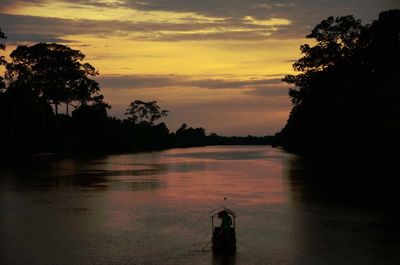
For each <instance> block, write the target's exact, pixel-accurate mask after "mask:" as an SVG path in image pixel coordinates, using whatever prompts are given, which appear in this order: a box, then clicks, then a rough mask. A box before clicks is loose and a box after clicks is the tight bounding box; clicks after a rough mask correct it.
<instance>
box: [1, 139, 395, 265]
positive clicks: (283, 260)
mask: <svg viewBox="0 0 400 265" xmlns="http://www.w3.org/2000/svg"><path fill="white" fill-rule="evenodd" d="M321 165H322V164H321V163H310V162H309V161H307V160H305V159H303V158H300V157H296V156H294V155H291V154H287V153H285V152H283V151H281V150H279V149H273V148H270V147H265V146H251V147H248V146H247V147H246V146H242V147H232V146H226V147H203V148H188V149H173V150H167V151H163V152H150V153H140V154H124V155H112V156H108V157H105V158H98V159H90V160H72V159H71V160H63V161H55V162H50V163H42V164H34V165H27V166H25V167H19V168H14V169H8V170H2V171H0V264H41V265H42V264H195V265H196V264H207V265H211V264H212V265H216V264H221V265H222V264H237V265H240V264H400V263H399V262H398V261H399V255H398V253H400V245H399V244H400V243H399V242H400V240H399V239H400V233H399V228H398V223H399V222H398V221H399V219H398V218H397V217H396V215H395V211H394V210H391V209H390V207H383V208H384V210H377V207H373V208H369V207H365V206H361V205H359V204H352V203H348V201H349V200H348V199H349V197H348V195H349V194H353V193H357V192H356V191H355V189H356V188H357V187H362V186H363V185H361V184H360V183H363V182H354V183H352V185H350V186H349V187H347V188H345V189H342V188H340V186H343V183H348V182H341V181H336V182H331V181H325V180H326V179H331V178H330V177H331V176H332V175H337V174H341V173H340V172H343V170H340V169H339V168H338V167H337V163H336V164H335V165H336V166H335V167H332V165H329V166H321ZM357 172H358V171H357ZM351 174H354V172H351ZM328 177H329V178H328ZM346 178H347V177H343V179H346ZM376 181H377V180H376ZM363 188H365V187H363ZM379 189H381V190H380V192H379V193H378V192H377V193H376V194H375V195H378V194H382V189H383V190H384V189H390V187H385V186H384V185H380V186H379ZM343 190H345V191H346V190H351V191H352V192H344V193H343V192H342V191H343ZM224 197H226V198H227V200H226V201H225V200H224ZM350 197H351V196H350ZM354 197H357V196H354ZM370 197H371V196H370ZM222 203H224V204H225V205H226V206H228V207H231V208H233V209H234V210H235V211H236V212H237V214H238V219H237V238H238V242H237V247H238V250H237V253H236V255H235V256H221V255H213V254H212V252H211V251H209V249H206V250H208V251H205V252H202V251H200V250H201V249H202V248H203V246H205V245H206V244H207V243H208V242H209V240H210V238H211V224H210V220H209V217H208V212H209V211H210V210H212V209H214V208H215V207H217V206H219V205H220V204H222ZM381 208H382V207H381Z"/></svg>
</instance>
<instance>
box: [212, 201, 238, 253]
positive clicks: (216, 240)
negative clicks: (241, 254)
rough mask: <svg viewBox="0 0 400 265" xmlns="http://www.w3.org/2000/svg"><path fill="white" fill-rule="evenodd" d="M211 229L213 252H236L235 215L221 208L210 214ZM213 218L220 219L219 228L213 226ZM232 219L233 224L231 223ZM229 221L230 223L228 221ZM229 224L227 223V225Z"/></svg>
mask: <svg viewBox="0 0 400 265" xmlns="http://www.w3.org/2000/svg"><path fill="white" fill-rule="evenodd" d="M210 217H211V228H212V233H213V236H212V249H213V251H214V252H235V251H236V232H235V228H236V214H235V212H234V211H232V210H230V209H228V208H226V207H224V206H221V207H219V208H217V209H215V210H214V211H212V212H211V213H210ZM214 217H218V218H219V219H222V223H221V226H214ZM232 219H233V222H232ZM229 220H230V221H229ZM228 222H229V223H228Z"/></svg>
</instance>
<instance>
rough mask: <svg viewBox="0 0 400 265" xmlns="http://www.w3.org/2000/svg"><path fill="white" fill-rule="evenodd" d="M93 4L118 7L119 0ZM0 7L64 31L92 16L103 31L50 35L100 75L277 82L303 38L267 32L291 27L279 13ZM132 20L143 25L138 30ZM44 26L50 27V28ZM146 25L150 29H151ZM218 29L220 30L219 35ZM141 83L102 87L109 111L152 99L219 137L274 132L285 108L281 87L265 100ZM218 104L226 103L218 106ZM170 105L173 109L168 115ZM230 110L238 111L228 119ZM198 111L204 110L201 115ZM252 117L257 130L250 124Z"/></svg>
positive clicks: (173, 116) (240, 91)
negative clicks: (50, 21) (55, 21)
mask: <svg viewBox="0 0 400 265" xmlns="http://www.w3.org/2000/svg"><path fill="white" fill-rule="evenodd" d="M100 2H101V3H103V4H104V3H108V4H118V2H120V1H98V3H100ZM2 12H3V13H7V14H12V15H25V16H35V17H41V18H44V19H45V18H60V19H64V20H65V21H66V22H63V23H66V25H65V27H66V28H68V21H71V23H74V22H76V21H79V20H91V21H92V22H91V23H92V25H95V24H96V23H98V24H97V25H99V27H101V28H106V29H107V30H108V29H110V30H109V31H108V32H107V33H106V34H105V33H99V32H98V31H97V30H96V28H93V30H92V31H90V30H89V31H84V32H82V33H80V32H79V29H78V30H75V31H72V30H71V31H67V32H69V33H66V34H63V35H61V36H57V37H59V38H62V39H63V40H65V44H66V45H69V46H71V47H72V48H75V49H79V50H81V51H82V52H83V53H84V54H86V61H87V62H89V63H91V64H92V65H93V66H95V67H96V68H97V69H98V70H99V72H100V74H101V76H111V75H112V76H117V77H118V76H129V75H135V76H168V75H174V76H178V77H179V76H182V77H184V78H186V79H193V80H207V79H218V80H222V81H223V80H225V81H230V80H233V81H241V80H242V81H246V80H261V79H274V78H275V79H276V78H281V77H283V75H284V74H287V73H291V71H292V70H291V64H292V61H293V60H294V59H296V58H299V56H300V53H299V49H298V47H299V45H300V44H302V43H304V39H292V38H287V39H274V37H273V33H274V32H276V31H277V30H278V29H279V27H282V26H288V25H291V24H292V21H291V20H289V19H287V18H279V17H275V18H266V19H260V18H255V17H254V16H241V17H238V18H235V19H233V18H227V17H213V16H205V15H201V14H197V13H194V12H172V11H139V10H136V9H133V8H122V7H119V6H118V5H116V6H108V7H104V6H93V5H81V4H76V3H75V4H74V3H66V2H63V1H44V2H42V3H41V4H37V3H26V4H24V5H17V6H13V7H12V8H8V9H5V10H2ZM93 21H94V22H93ZM93 23H94V24H93ZM119 25H122V26H121V28H118V27H119ZM137 25H139V26H142V27H143V28H142V30H141V28H140V27H137ZM36 26H39V25H28V26H25V27H27V28H26V29H25V28H24V30H25V31H26V32H29V33H31V32H30V28H29V27H31V28H32V29H34V28H35V27H36ZM103 26H104V27H103ZM114 26H115V28H114ZM175 26H176V27H175ZM51 27H52V25H49V30H50V28H51ZM146 27H154V30H153V29H152V28H150V29H148V28H146ZM21 28H22V27H21ZM42 33H43V32H38V34H42ZM32 34H34V32H32ZM54 34H57V32H55V33H52V34H51V35H54ZM218 34H221V35H220V36H219V37H218ZM215 36H217V37H215ZM225 36H226V37H225ZM164 37H165V38H164ZM10 48H11V47H10V46H9V51H10ZM148 86H149V87H148V88H140V89H137V88H135V89H131V90H129V89H116V88H112V87H107V86H105V87H104V86H103V87H102V89H103V93H104V94H105V96H106V101H108V102H109V103H110V104H111V105H112V106H113V109H112V111H111V113H112V114H114V115H117V116H120V117H121V116H122V114H123V113H124V111H125V108H126V105H127V104H128V103H129V101H131V100H133V98H136V99H143V100H156V101H159V103H161V104H162V105H163V106H166V107H168V108H169V109H170V110H171V112H170V117H169V118H168V119H167V121H168V124H169V125H170V126H172V127H176V126H178V124H179V123H181V122H187V123H188V124H193V125H196V124H197V125H199V126H204V127H206V128H207V130H208V132H216V133H219V134H225V135H233V134H243V135H247V134H257V135H263V134H270V133H275V132H276V131H278V130H279V129H280V128H281V127H282V125H283V124H284V123H285V121H286V118H287V113H288V112H289V110H290V103H289V99H288V97H287V96H286V90H287V87H282V90H283V91H284V92H283V93H282V95H284V96H276V97H272V98H273V99H271V98H268V97H266V96H262V95H261V94H257V93H259V91H253V90H254V89H255V88H250V87H243V88H240V87H239V88H238V87H235V88H232V89H229V88H223V89H215V88H213V89H211V88H210V89H207V88H206V87H201V88H199V87H187V86H186V87H180V86H179V85H173V84H172V85H169V86H165V87H158V88H154V87H152V85H151V83H150V84H148ZM275 86H279V84H277V85H275ZM267 88H268V87H267ZM260 91H261V90H260ZM253 92H254V93H253ZM256 92H257V93H256ZM260 93H261V92H260ZM243 101H247V102H249V104H251V105H252V106H253V108H252V109H251V110H250V109H248V106H246V105H245V104H244V105H243V104H242V103H240V102H243ZM191 104H192V106H191ZM224 104H226V105H230V107H228V106H227V107H221V106H222V105H224ZM199 106H204V108H203V109H201V108H200V107H199ZM185 108H186V109H185ZM196 108H198V109H196ZM232 108H234V109H232ZM173 110H175V111H176V112H179V113H173ZM182 110H183V111H182ZM196 111H197V112H196ZM233 112H238V113H240V115H236V119H235V118H233V116H235V115H233V114H232V113H233ZM201 113H208V114H207V115H208V116H207V115H206V116H204V115H201ZM212 113H215V115H213V114H212ZM232 115H233V116H232ZM246 115H247V118H246ZM211 117H213V118H211ZM260 117H262V119H263V120H264V121H263V120H260V119H261V118H260ZM238 119H240V121H239V120H238ZM256 120H259V122H260V124H261V125H260V127H257V126H256V124H255V123H256ZM207 121H209V123H208V124H207ZM266 121H268V122H270V124H269V125H268V126H269V127H268V126H267V127H268V128H267V129H266V127H265V126H266V125H265V124H263V123H264V122H266ZM222 125H223V126H222ZM234 128H236V129H234ZM172 129H175V128H172ZM263 130H265V132H263ZM235 132H237V133H235Z"/></svg>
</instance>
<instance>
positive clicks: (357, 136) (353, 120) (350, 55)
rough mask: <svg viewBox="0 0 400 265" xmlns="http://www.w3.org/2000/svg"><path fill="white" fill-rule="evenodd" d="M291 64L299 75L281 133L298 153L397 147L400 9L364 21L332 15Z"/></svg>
mask: <svg viewBox="0 0 400 265" xmlns="http://www.w3.org/2000/svg"><path fill="white" fill-rule="evenodd" d="M307 38H310V39H313V41H312V42H311V43H313V44H314V45H313V46H310V45H308V44H304V45H302V46H301V52H302V54H303V55H304V56H303V57H302V58H300V59H299V60H297V61H296V62H295V63H294V64H293V68H294V70H295V71H297V72H299V74H298V75H287V76H286V77H285V78H284V79H283V81H285V82H287V83H290V84H293V85H294V87H293V88H292V89H290V91H289V96H290V98H291V100H292V103H293V108H292V111H291V113H290V116H289V119H288V121H287V124H286V126H285V127H284V128H283V129H282V131H281V132H279V133H278V134H277V135H276V137H277V138H278V141H279V143H280V144H281V145H283V146H285V147H286V148H287V149H289V150H293V151H296V152H310V153H320V152H324V151H325V152H335V151H340V150H346V152H348V151H349V150H351V151H357V152H362V151H363V150H366V149H376V148H378V149H390V148H392V149H393V150H396V149H398V148H399V147H400V137H399V136H400V85H399V76H400V64H399V62H400V10H389V11H385V12H382V13H381V14H380V15H379V19H378V20H376V21H373V22H372V23H371V24H368V25H362V24H361V22H360V20H356V19H355V18H354V17H353V16H344V17H338V18H334V17H329V18H327V19H325V20H323V21H322V22H321V23H319V24H318V25H317V26H316V27H315V28H314V29H313V30H312V32H311V33H310V34H309V35H307Z"/></svg>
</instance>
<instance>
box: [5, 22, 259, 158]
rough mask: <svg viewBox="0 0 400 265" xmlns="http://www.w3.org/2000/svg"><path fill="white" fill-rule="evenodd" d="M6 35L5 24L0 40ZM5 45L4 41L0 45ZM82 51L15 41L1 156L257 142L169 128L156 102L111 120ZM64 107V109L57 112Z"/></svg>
mask: <svg viewBox="0 0 400 265" xmlns="http://www.w3.org/2000/svg"><path fill="white" fill-rule="evenodd" d="M5 39H6V36H5V35H4V33H3V32H2V31H1V29H0V40H5ZM0 49H1V50H4V49H5V44H4V43H3V42H0ZM84 59H85V55H84V54H83V53H82V52H81V51H79V50H74V49H71V48H70V47H68V46H65V45H61V44H56V43H38V44H34V45H31V46H25V45H22V46H18V47H17V48H16V49H15V50H14V51H13V52H11V54H10V60H11V61H10V62H7V60H6V59H5V57H4V56H0V66H2V67H4V68H5V74H4V76H0V124H1V130H0V146H1V149H0V156H1V157H2V158H3V159H2V160H3V161H7V160H9V159H21V158H29V157H31V156H32V155H33V154H40V153H54V154H58V155H62V156H65V155H67V156H68V155H85V154H107V153H119V152H136V151H145V150H159V149H165V148H172V147H192V146H204V145H208V144H244V143H246V144H251V143H256V142H257V143H258V142H259V141H258V138H257V137H251V138H248V137H247V138H240V137H236V138H229V137H222V136H218V135H216V134H212V135H210V136H207V135H206V132H205V130H204V129H203V128H192V127H188V126H187V125H186V124H185V123H183V124H182V126H181V127H180V128H179V129H178V130H177V131H176V132H172V133H171V132H170V131H169V129H168V128H167V126H166V125H165V123H157V124H156V122H158V121H159V120H160V119H162V118H163V117H166V116H167V115H168V111H167V110H164V109H161V107H160V106H159V105H158V104H157V102H156V101H150V102H144V101H141V100H134V101H132V102H131V103H130V104H129V105H128V107H127V110H126V113H125V116H126V118H125V119H117V118H115V117H110V116H109V115H108V113H107V110H108V109H110V108H111V106H110V105H109V104H108V103H107V102H105V101H104V97H103V95H102V94H100V87H99V84H98V83H97V82H96V81H95V80H93V79H92V77H94V76H97V75H98V74H99V73H98V71H97V70H96V69H95V68H94V67H93V66H92V65H91V64H89V63H86V62H84ZM60 106H63V108H62V110H65V112H63V113H61V112H60Z"/></svg>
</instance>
